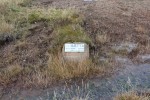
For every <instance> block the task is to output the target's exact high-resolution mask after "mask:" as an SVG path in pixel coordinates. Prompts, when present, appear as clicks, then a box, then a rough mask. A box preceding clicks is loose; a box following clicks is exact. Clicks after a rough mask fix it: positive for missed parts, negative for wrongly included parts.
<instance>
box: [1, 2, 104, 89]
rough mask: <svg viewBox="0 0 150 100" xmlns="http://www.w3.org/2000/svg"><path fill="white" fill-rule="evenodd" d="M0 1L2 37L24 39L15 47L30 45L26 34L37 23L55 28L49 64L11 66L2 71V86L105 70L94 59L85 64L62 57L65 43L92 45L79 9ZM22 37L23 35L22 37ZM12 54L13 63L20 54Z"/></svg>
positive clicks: (41, 82) (40, 83)
mask: <svg viewBox="0 0 150 100" xmlns="http://www.w3.org/2000/svg"><path fill="white" fill-rule="evenodd" d="M0 2H1V3H0V9H1V10H0V11H1V12H0V18H1V19H0V21H1V22H2V23H1V24H2V25H0V37H1V38H0V39H1V41H2V42H3V44H5V43H6V41H7V39H9V38H8V37H11V38H12V41H13V40H16V39H21V40H18V41H16V42H15V46H14V48H15V49H17V48H22V47H24V48H25V47H26V46H28V44H30V43H26V36H27V34H29V33H30V31H29V29H30V28H31V27H32V25H35V24H37V23H41V22H42V23H46V25H47V27H51V28H53V29H54V31H53V32H52V36H51V37H52V44H51V45H52V48H49V49H48V50H47V51H49V60H48V61H47V65H44V66H35V65H32V66H26V67H23V66H21V65H20V64H19V63H17V64H15V65H11V64H10V65H7V66H6V67H5V68H3V69H1V70H0V85H2V86H7V85H9V84H12V83H14V82H18V83H20V84H23V87H29V86H36V87H39V86H42V87H43V86H44V87H47V86H49V85H50V84H51V83H52V82H55V81H57V80H68V79H72V78H81V77H82V78H87V77H88V76H89V75H93V74H97V73H98V72H100V71H101V73H103V70H104V69H103V68H102V67H96V66H97V65H95V64H94V63H93V62H92V61H91V60H87V61H83V62H81V63H75V62H69V63H67V62H65V61H64V60H63V59H62V58H60V54H59V53H60V51H61V49H62V46H63V44H64V43H66V42H86V43H87V44H90V43H91V42H92V40H91V39H90V38H89V36H88V35H87V34H86V33H85V32H84V29H83V28H82V27H81V24H82V23H83V16H79V14H78V13H77V11H74V10H72V9H64V10H61V9H52V8H38V7H27V4H28V3H27V1H26V0H19V1H18V0H11V1H10V2H9V0H4V1H3V0H2V1H0ZM25 5H26V6H25ZM12 19H13V20H12ZM31 34H32V33H31ZM18 36H20V37H19V38H18ZM5 38H6V39H5ZM44 41H47V40H44ZM8 42H10V41H8ZM19 50H21V49H19ZM35 52H37V51H35ZM44 53H45V52H44ZM51 56H52V58H51ZM9 57H10V58H9V59H7V62H8V63H11V62H12V59H13V58H16V55H14V54H12V56H9ZM17 59H18V58H17ZM100 68H101V69H100Z"/></svg>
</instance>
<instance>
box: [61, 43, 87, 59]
mask: <svg viewBox="0 0 150 100" xmlns="http://www.w3.org/2000/svg"><path fill="white" fill-rule="evenodd" d="M62 56H63V58H64V59H65V60H67V61H77V62H81V61H83V60H87V59H89V45H88V44H86V43H83V42H74V43H69V42H68V43H65V44H64V46H63V49H62Z"/></svg>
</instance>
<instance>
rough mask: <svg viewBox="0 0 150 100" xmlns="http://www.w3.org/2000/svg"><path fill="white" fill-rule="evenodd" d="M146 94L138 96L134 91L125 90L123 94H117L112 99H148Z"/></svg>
mask: <svg viewBox="0 0 150 100" xmlns="http://www.w3.org/2000/svg"><path fill="white" fill-rule="evenodd" d="M149 99H150V97H148V96H140V95H138V94H137V93H135V92H132V91H131V92H127V93H123V94H119V95H118V96H116V97H115V98H114V100H149Z"/></svg>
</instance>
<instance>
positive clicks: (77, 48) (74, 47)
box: [65, 43, 85, 52]
mask: <svg viewBox="0 0 150 100" xmlns="http://www.w3.org/2000/svg"><path fill="white" fill-rule="evenodd" d="M84 49H85V46H84V44H75V43H67V44H65V52H84V51H85V50H84Z"/></svg>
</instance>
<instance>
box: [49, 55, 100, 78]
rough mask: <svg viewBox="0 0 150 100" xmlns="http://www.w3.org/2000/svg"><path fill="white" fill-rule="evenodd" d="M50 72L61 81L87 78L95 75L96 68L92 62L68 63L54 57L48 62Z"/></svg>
mask: <svg viewBox="0 0 150 100" xmlns="http://www.w3.org/2000/svg"><path fill="white" fill-rule="evenodd" d="M48 69H49V72H51V73H52V75H53V76H55V77H56V78H59V79H71V78H75V77H83V78H85V77H87V76H88V75H90V74H94V73H95V72H94V71H96V69H97V70H98V68H96V66H95V65H94V63H92V62H91V61H90V60H86V61H82V62H66V61H64V60H63V59H62V58H61V57H54V58H52V61H49V62H48Z"/></svg>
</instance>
